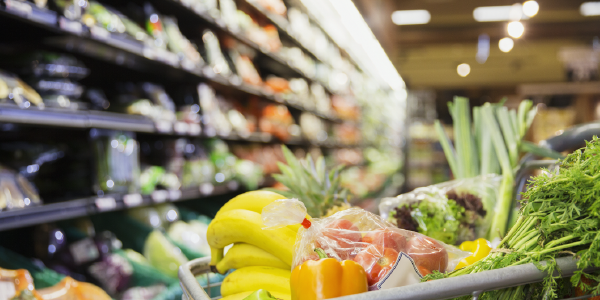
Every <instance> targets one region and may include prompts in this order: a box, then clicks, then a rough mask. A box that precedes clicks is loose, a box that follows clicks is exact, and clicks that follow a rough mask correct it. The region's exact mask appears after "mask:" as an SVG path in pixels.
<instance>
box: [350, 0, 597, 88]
mask: <svg viewBox="0 0 600 300" xmlns="http://www.w3.org/2000/svg"><path fill="white" fill-rule="evenodd" d="M537 2H538V3H539V6H540V10H539V12H538V14H537V15H536V16H534V17H532V18H530V19H527V20H523V21H522V22H523V25H524V27H525V32H524V34H523V36H522V37H521V38H519V39H515V45H514V48H513V49H512V50H511V51H510V52H508V53H503V52H501V51H500V50H499V47H498V41H499V40H500V39H501V38H504V37H507V36H508V34H507V30H506V26H507V23H508V22H507V21H500V22H477V21H476V20H475V19H474V17H473V10H474V9H475V8H477V7H481V6H502V5H513V4H515V3H517V2H516V1H514V0H513V1H499V0H495V1H494V0H403V1H398V0H396V1H394V0H355V3H356V6H357V7H358V9H359V10H360V11H361V13H362V14H363V16H364V17H365V20H366V21H367V23H368V24H369V26H370V27H371V28H372V30H373V33H374V34H375V35H376V36H377V38H378V39H379V40H380V41H381V44H382V46H383V47H384V49H385V50H386V52H387V53H388V55H389V57H390V59H391V61H392V62H393V63H394V65H395V66H396V67H397V69H398V71H399V72H400V75H401V76H402V78H403V79H404V80H405V81H406V83H407V86H408V87H409V88H422V87H433V88H470V87H495V86H503V87H506V86H516V85H517V84H520V83H538V82H556V81H565V80H566V75H565V71H564V68H563V65H562V63H561V62H560V61H559V59H558V51H559V50H560V49H561V48H563V47H571V46H590V47H591V46H592V43H593V40H594V38H595V37H596V39H598V37H600V17H599V16H591V17H590V16H588V17H585V16H583V15H582V14H581V13H580V6H581V4H582V3H583V2H586V1H582V0H569V1H565V0H539V1H537ZM518 3H521V2H518ZM397 10H427V11H428V12H429V13H430V14H431V19H430V21H429V23H427V24H420V25H403V26H398V25H395V24H394V23H393V22H392V17H391V15H392V12H394V11H397ZM482 34H486V35H488V36H489V38H490V51H489V57H488V59H487V60H486V61H485V63H483V64H480V63H478V62H477V61H476V59H475V55H476V53H477V44H478V43H477V41H478V38H479V36H480V35H482ZM461 63H468V64H469V65H470V66H471V73H470V74H469V75H468V76H466V77H460V76H459V75H458V74H457V72H456V68H457V66H458V65H459V64H461Z"/></svg>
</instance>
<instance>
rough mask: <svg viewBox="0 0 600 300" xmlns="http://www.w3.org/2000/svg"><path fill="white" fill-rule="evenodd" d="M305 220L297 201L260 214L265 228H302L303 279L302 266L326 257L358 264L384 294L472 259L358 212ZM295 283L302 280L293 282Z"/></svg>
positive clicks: (297, 261) (297, 259)
mask: <svg viewBox="0 0 600 300" xmlns="http://www.w3.org/2000/svg"><path fill="white" fill-rule="evenodd" d="M305 215H306V208H305V206H304V204H303V203H302V202H300V201H299V200H297V199H284V200H277V201H274V202H272V203H271V204H269V205H267V206H265V207H264V208H263V211H262V220H263V223H264V224H265V226H266V227H267V228H277V227H280V226H289V225H292V224H299V223H302V224H303V227H301V228H300V230H299V232H298V241H297V242H296V245H295V250H294V260H293V264H292V267H293V268H294V272H295V273H296V272H298V273H300V275H301V274H302V268H304V267H305V265H302V264H303V263H304V262H306V261H307V260H318V261H319V263H326V262H325V261H323V260H321V257H322V256H324V255H326V256H327V257H330V258H333V259H335V260H338V261H345V260H353V261H354V262H356V263H358V264H359V265H360V266H362V267H363V268H364V271H365V272H366V278H367V281H368V285H369V290H381V289H388V288H393V287H399V286H405V285H410V284H415V283H420V282H421V278H422V277H423V276H425V275H427V274H430V273H432V272H434V271H437V272H442V273H444V272H450V271H453V270H454V268H455V267H456V265H457V264H458V263H459V262H460V260H462V259H463V258H465V257H467V256H469V255H470V253H468V252H464V251H461V250H459V249H458V248H455V247H453V246H449V245H446V244H444V243H443V242H440V241H438V240H435V239H433V238H430V237H427V236H425V235H422V234H419V233H416V232H412V231H408V230H402V229H398V228H396V227H394V226H393V225H392V224H390V223H388V222H386V221H385V220H383V219H382V218H380V217H379V216H377V215H374V214H372V213H369V212H367V211H365V210H363V209H360V208H349V209H346V210H342V211H338V212H336V213H335V214H333V215H331V216H329V217H325V218H320V219H311V220H310V221H309V222H306V221H305V220H306V218H305V217H304V216H305ZM284 216H285V217H284ZM315 249H317V253H318V252H320V251H323V252H324V253H321V254H317V253H315ZM313 264H314V263H313ZM300 265H302V266H301V267H300V269H299V270H298V269H297V268H298V267H299V266H300ZM309 266H310V264H309ZM296 276H298V275H296ZM355 276H358V275H355ZM294 280H298V278H297V277H294ZM356 280H358V279H356ZM294 283H296V284H298V281H295V282H292V288H294V286H295V285H294ZM292 292H293V299H301V298H302V297H301V295H302V292H303V290H301V289H300V290H293V291H292ZM357 292H360V291H357ZM296 293H297V294H296ZM294 296H295V297H294ZM317 299H319V298H317Z"/></svg>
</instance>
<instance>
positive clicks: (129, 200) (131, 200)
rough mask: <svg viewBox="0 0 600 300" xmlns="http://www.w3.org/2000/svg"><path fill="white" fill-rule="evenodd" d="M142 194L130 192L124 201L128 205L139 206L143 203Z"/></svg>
mask: <svg viewBox="0 0 600 300" xmlns="http://www.w3.org/2000/svg"><path fill="white" fill-rule="evenodd" d="M142 201H143V199H142V195H140V194H128V195H125V196H123V202H124V203H125V205H126V206H127V207H132V206H138V205H140V204H142Z"/></svg>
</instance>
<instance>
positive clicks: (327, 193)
mask: <svg viewBox="0 0 600 300" xmlns="http://www.w3.org/2000/svg"><path fill="white" fill-rule="evenodd" d="M281 148H282V151H283V155H284V157H285V159H286V162H287V165H286V164H283V163H277V165H278V166H279V170H280V171H281V174H274V175H273V178H275V180H277V181H278V182H279V183H281V184H283V185H284V186H286V187H287V188H288V189H289V191H283V192H282V191H278V190H273V191H275V192H277V193H280V194H282V195H283V196H286V197H289V198H298V199H300V200H301V201H302V202H304V205H305V206H306V209H307V211H308V213H309V214H310V215H311V216H314V217H320V216H322V215H324V214H325V213H326V212H327V210H328V209H330V208H331V207H333V206H335V205H339V204H342V203H344V202H346V201H347V197H348V190H346V189H344V188H342V187H341V178H340V176H339V175H340V172H341V170H343V169H344V167H345V166H344V165H340V166H337V167H335V168H333V169H332V170H330V171H329V172H327V168H326V166H325V159H324V158H323V157H322V156H320V157H318V158H317V159H316V161H315V160H313V159H312V157H311V156H310V154H308V155H307V156H306V158H305V159H304V160H298V159H297V158H296V156H294V154H293V153H292V152H291V151H290V149H288V148H287V147H286V146H282V147H281Z"/></svg>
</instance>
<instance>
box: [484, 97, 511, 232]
mask: <svg viewBox="0 0 600 300" xmlns="http://www.w3.org/2000/svg"><path fill="white" fill-rule="evenodd" d="M493 110H494V109H493V107H492V105H491V104H489V103H486V104H485V105H484V106H483V107H482V118H483V120H484V124H485V127H486V129H487V131H488V133H489V134H490V136H491V139H492V144H493V145H494V149H495V150H496V155H497V157H498V160H499V161H500V166H501V168H502V176H503V178H502V183H501V185H500V190H499V191H498V198H497V200H496V208H495V213H494V218H493V220H492V225H491V227H490V228H491V229H490V230H491V231H490V233H489V236H488V238H489V239H490V240H493V239H495V238H497V237H498V238H501V237H502V236H503V235H504V234H505V233H506V226H507V224H508V217H509V214H510V206H511V204H512V202H513V184H514V175H513V170H512V166H511V163H510V158H509V155H508V152H507V150H506V149H507V148H506V145H505V143H504V140H503V138H502V134H501V132H500V128H499V126H498V123H497V122H496V119H495V118H494V112H493Z"/></svg>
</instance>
